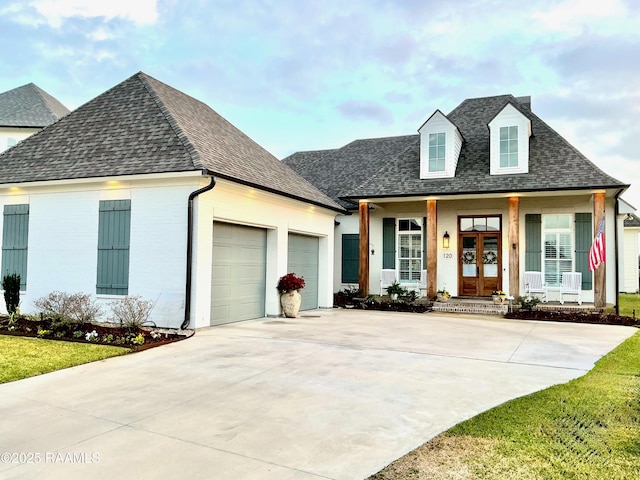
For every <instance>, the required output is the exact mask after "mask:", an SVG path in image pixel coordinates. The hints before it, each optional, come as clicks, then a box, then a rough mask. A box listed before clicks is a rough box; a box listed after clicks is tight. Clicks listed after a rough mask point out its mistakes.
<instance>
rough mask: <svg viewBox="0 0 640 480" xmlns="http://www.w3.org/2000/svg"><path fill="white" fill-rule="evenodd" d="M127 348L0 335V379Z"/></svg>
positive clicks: (91, 359) (98, 357) (112, 354)
mask: <svg viewBox="0 0 640 480" xmlns="http://www.w3.org/2000/svg"><path fill="white" fill-rule="evenodd" d="M130 351H131V350H129V349H128V348H122V347H111V346H104V345H92V344H89V343H73V342H61V341H55V340H43V339H40V338H27V337H13V336H10V335H0V383H5V382H12V381H14V380H20V379H21V378H27V377H33V376H35V375H40V374H43V373H48V372H53V371H54V370H60V369H62V368H68V367H73V366H75V365H80V364H82V363H89V362H95V361H96V360H102V359H104V358H109V357H115V356H117V355H123V354H125V353H128V352H130Z"/></svg>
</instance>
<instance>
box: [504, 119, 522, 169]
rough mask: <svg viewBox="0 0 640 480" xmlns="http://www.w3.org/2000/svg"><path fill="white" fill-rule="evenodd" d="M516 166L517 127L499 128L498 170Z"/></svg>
mask: <svg viewBox="0 0 640 480" xmlns="http://www.w3.org/2000/svg"><path fill="white" fill-rule="evenodd" d="M517 166H518V127H517V126H513V127H500V168H505V167H517Z"/></svg>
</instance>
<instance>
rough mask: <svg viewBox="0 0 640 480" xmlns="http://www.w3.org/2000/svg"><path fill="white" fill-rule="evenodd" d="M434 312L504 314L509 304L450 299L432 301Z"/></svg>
mask: <svg viewBox="0 0 640 480" xmlns="http://www.w3.org/2000/svg"><path fill="white" fill-rule="evenodd" d="M432 307H433V311H434V312H452V313H479V314H484V315H504V314H505V313H507V310H508V308H509V304H508V303H505V304H495V303H493V302H470V301H456V300H450V301H448V302H433V305H432Z"/></svg>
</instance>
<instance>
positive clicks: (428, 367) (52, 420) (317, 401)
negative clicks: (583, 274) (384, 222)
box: [0, 310, 636, 480]
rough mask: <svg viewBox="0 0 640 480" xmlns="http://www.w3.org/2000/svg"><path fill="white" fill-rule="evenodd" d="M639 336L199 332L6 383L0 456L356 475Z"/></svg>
mask: <svg viewBox="0 0 640 480" xmlns="http://www.w3.org/2000/svg"><path fill="white" fill-rule="evenodd" d="M635 332H636V329H634V328H630V327H612V326H601V325H573V324H559V323H544V322H526V321H517V320H504V319H501V318H499V317H482V316H465V317H461V316H456V315H453V314H437V313H429V314H395V313H383V312H368V311H367V312H365V311H353V310H339V311H338V310H330V311H318V312H315V311H314V312H307V313H306V314H305V316H304V317H302V318H298V319H260V320H253V321H247V322H242V323H237V324H232V325H225V326H221V327H214V328H209V329H204V330H200V331H198V332H197V334H196V335H195V336H194V337H193V338H191V339H189V340H186V341H182V342H179V343H175V344H172V345H168V346H164V347H160V348H155V349H151V350H148V351H145V352H141V353H137V354H133V355H127V356H125V357H117V358H112V359H109V360H106V361H101V362H96V363H93V364H89V365H84V366H79V367H75V368H71V369H67V370H62V371H58V372H54V373H51V374H47V375H42V376H40V377H35V378H31V379H26V380H22V381H18V382H14V383H9V384H4V385H0V418H2V422H1V423H0V452H14V453H23V454H26V456H22V457H20V456H16V457H6V456H3V457H2V458H1V460H3V462H4V463H0V477H2V478H3V479H18V478H47V479H84V478H91V479H112V478H164V479H173V478H176V479H178V478H180V479H182V478H190V479H225V480H226V479H232V478H234V479H235V478H237V479H278V480H286V479H309V480H310V479H358V478H364V477H366V476H368V475H370V474H372V473H374V472H376V471H378V470H379V469H381V468H382V467H384V466H385V465H387V464H388V463H390V462H391V461H393V460H395V459H396V458H398V457H400V456H402V455H404V454H405V453H407V452H408V451H410V450H412V449H413V448H415V447H417V446H419V445H421V444H422V443H424V442H425V441H427V440H429V439H430V438H432V437H433V436H435V435H437V434H438V433H440V432H442V431H443V430H445V429H447V428H448V427H450V426H452V425H454V424H456V423H458V422H460V421H461V420H464V419H466V418H469V417H471V416H473V415H476V414H477V413H479V412H481V411H483V410H486V409H488V408H491V407H493V406H495V405H497V404H500V403H502V402H504V401H506V400H509V399H511V398H514V397H518V396H521V395H525V394H528V393H530V392H533V391H536V390H539V389H542V388H545V387H547V386H549V385H553V384H557V383H562V382H566V381H568V380H570V379H573V378H575V377H578V376H580V375H582V374H583V373H584V372H585V371H587V370H588V369H590V368H591V367H592V366H593V363H594V362H595V361H596V360H597V359H598V358H600V357H601V356H602V355H604V354H605V353H607V352H608V351H610V350H611V349H612V348H614V347H615V346H616V345H618V344H619V343H620V342H622V341H623V340H624V339H626V338H627V337H629V336H630V335H632V334H633V333H635ZM35 454H38V458H39V459H40V460H39V462H35V461H34V459H35V456H34V455H35ZM29 455H31V456H29ZM12 458H14V459H15V460H16V461H17V462H19V461H21V460H24V461H25V462H26V461H28V460H29V459H31V461H32V463H30V464H25V465H17V464H14V463H7V462H6V460H7V459H9V460H11V459H12Z"/></svg>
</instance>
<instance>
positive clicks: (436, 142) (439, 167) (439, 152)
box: [429, 132, 447, 172]
mask: <svg viewBox="0 0 640 480" xmlns="http://www.w3.org/2000/svg"><path fill="white" fill-rule="evenodd" d="M446 138H447V134H446V133H444V132H442V133H430V134H429V171H430V172H444V166H445V159H446V156H445V152H446Z"/></svg>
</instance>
